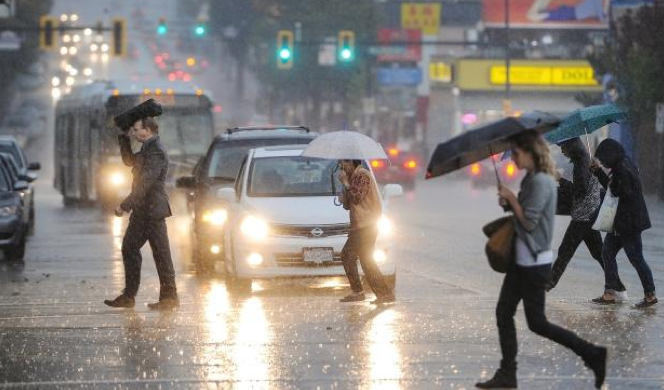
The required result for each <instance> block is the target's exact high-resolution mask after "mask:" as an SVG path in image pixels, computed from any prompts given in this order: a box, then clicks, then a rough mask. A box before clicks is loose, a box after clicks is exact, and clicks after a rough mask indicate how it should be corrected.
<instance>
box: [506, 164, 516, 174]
mask: <svg viewBox="0 0 664 390" xmlns="http://www.w3.org/2000/svg"><path fill="white" fill-rule="evenodd" d="M505 173H507V176H508V177H514V175H516V167H515V166H514V163H511V162H510V163H508V164H507V165H506V166H505Z"/></svg>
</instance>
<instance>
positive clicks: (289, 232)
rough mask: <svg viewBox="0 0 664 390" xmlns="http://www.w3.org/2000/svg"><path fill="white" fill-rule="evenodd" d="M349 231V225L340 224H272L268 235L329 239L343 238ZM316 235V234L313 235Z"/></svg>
mask: <svg viewBox="0 0 664 390" xmlns="http://www.w3.org/2000/svg"><path fill="white" fill-rule="evenodd" d="M349 231H350V224H347V223H340V224H336V225H319V226H315V225H280V224H273V225H271V226H270V233H272V234H273V235H275V236H286V237H310V238H320V237H330V236H343V235H346V234H348V232H349ZM314 233H318V234H314Z"/></svg>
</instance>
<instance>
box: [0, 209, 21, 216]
mask: <svg viewBox="0 0 664 390" xmlns="http://www.w3.org/2000/svg"><path fill="white" fill-rule="evenodd" d="M17 210H18V208H17V207H16V206H5V207H0V217H9V216H10V215H15V214H16V211H17Z"/></svg>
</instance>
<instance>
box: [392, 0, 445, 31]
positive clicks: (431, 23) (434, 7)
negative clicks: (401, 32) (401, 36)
mask: <svg viewBox="0 0 664 390" xmlns="http://www.w3.org/2000/svg"><path fill="white" fill-rule="evenodd" d="M440 10H441V5H440V3H438V4H436V3H402V4H401V28H402V29H414V30H422V34H423V35H437V34H438V31H439V30H440Z"/></svg>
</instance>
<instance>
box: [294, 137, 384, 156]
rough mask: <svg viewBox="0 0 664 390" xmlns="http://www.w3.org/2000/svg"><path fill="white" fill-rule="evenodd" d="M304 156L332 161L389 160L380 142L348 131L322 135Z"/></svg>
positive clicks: (313, 142)
mask: <svg viewBox="0 0 664 390" xmlns="http://www.w3.org/2000/svg"><path fill="white" fill-rule="evenodd" d="M302 156H304V157H315V158H326V159H330V160H387V155H386V154H385V151H384V150H383V147H382V146H380V144H379V143H378V142H376V141H374V140H373V139H371V138H369V137H367V136H366V135H364V134H360V133H358V132H355V131H348V130H342V131H333V132H331V133H326V134H323V135H321V136H320V137H318V138H316V139H314V140H313V141H311V143H309V146H307V148H306V149H305V150H304V152H303V153H302Z"/></svg>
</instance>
